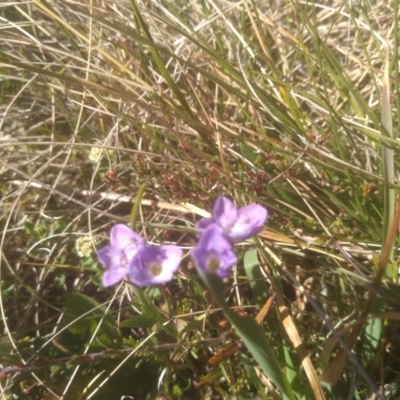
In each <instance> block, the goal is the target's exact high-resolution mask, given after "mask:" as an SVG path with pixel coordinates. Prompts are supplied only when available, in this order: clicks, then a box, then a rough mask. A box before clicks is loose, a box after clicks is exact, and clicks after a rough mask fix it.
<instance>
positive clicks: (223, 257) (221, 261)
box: [191, 224, 237, 278]
mask: <svg viewBox="0 0 400 400" xmlns="http://www.w3.org/2000/svg"><path fill="white" fill-rule="evenodd" d="M191 255H192V257H193V260H194V261H195V263H196V264H197V265H198V266H199V267H200V268H201V269H202V270H203V271H204V272H206V273H211V272H215V273H216V274H217V275H218V276H219V277H221V278H224V277H226V276H228V274H229V271H230V269H231V268H232V266H233V265H234V264H235V263H236V261H237V257H236V255H235V253H234V252H233V249H232V243H231V242H230V241H229V240H228V239H227V237H226V236H225V235H224V234H223V232H222V229H221V228H220V227H219V226H218V225H216V224H212V225H210V226H209V227H208V228H206V230H205V231H204V232H203V234H202V235H201V237H200V240H199V245H198V246H197V247H196V248H194V249H193V250H192V251H191Z"/></svg>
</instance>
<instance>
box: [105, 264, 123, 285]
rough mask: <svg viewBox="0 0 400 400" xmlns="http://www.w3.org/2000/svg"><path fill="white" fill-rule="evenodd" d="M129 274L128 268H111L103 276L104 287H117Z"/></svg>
mask: <svg viewBox="0 0 400 400" xmlns="http://www.w3.org/2000/svg"><path fill="white" fill-rule="evenodd" d="M127 274H128V268H122V267H120V268H110V269H108V270H107V271H105V272H104V274H103V285H104V286H105V287H108V286H111V285H115V284H116V283H118V282H120V281H122V279H124V278H125V276H126V275H127Z"/></svg>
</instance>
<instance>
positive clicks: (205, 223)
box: [196, 218, 216, 231]
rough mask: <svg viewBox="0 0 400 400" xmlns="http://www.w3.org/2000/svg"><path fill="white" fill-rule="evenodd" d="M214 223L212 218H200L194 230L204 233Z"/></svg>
mask: <svg viewBox="0 0 400 400" xmlns="http://www.w3.org/2000/svg"><path fill="white" fill-rule="evenodd" d="M215 223H216V221H215V219H214V218H202V219H201V220H200V221H197V223H196V228H197V229H198V230H199V231H205V230H206V229H207V228H208V227H209V226H210V225H212V224H215Z"/></svg>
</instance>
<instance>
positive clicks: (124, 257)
mask: <svg viewBox="0 0 400 400" xmlns="http://www.w3.org/2000/svg"><path fill="white" fill-rule="evenodd" d="M127 264H128V258H127V257H126V254H125V253H122V256H121V266H122V267H126V265H127Z"/></svg>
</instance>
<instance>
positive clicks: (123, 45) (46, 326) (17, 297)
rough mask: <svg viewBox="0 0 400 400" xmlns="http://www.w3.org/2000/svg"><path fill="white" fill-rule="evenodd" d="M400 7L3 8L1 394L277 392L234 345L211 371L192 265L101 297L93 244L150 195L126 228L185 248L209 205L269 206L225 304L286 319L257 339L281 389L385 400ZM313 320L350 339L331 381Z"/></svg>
mask: <svg viewBox="0 0 400 400" xmlns="http://www.w3.org/2000/svg"><path fill="white" fill-rule="evenodd" d="M399 17H400V15H399V8H398V1H397V0H396V1H395V2H393V3H392V2H383V1H379V0H377V1H375V0H371V1H369V2H367V1H356V2H354V1H352V2H347V1H345V0H343V1H334V2H332V1H325V3H318V4H312V3H307V2H303V1H298V0H293V1H289V2H283V1H279V0H276V1H269V2H264V1H257V0H255V1H249V0H245V1H239V2H230V1H220V0H205V1H195V0H192V1H179V0H178V1H175V2H173V1H165V2H163V1H161V0H158V1H156V0H154V1H147V0H144V1H134V0H131V1H129V0H118V1H101V0H77V1H69V0H56V1H40V0H28V1H15V2H13V1H11V0H9V1H3V2H0V27H1V35H0V93H1V97H0V99H1V100H0V113H1V118H0V193H1V195H0V196H1V197H0V228H1V230H0V231H1V237H0V254H1V259H0V263H1V291H0V312H1V320H2V327H3V330H2V333H1V337H0V358H1V363H2V365H3V367H4V368H10V367H13V368H14V367H15V366H17V367H15V368H14V369H10V370H7V369H6V370H3V372H1V371H0V376H1V378H2V381H1V384H2V386H1V389H2V396H3V397H2V398H4V399H11V398H12V399H53V398H54V399H64V400H68V399H104V398H107V397H106V396H108V398H110V399H111V398H115V399H117V398H118V399H119V398H122V397H121V396H123V395H127V396H128V395H129V396H134V398H135V399H136V398H140V399H146V398H149V399H153V398H154V399H186V398H187V399H196V398H198V399H219V398H220V399H222V398H232V399H250V398H260V399H261V398H280V394H279V392H278V391H276V389H275V388H274V387H273V385H271V383H270V381H269V379H268V377H266V376H264V375H263V373H262V371H261V370H260V369H259V367H257V366H256V365H254V364H252V361H251V359H250V357H249V354H248V353H247V352H246V351H245V350H242V351H241V352H239V353H237V354H236V355H232V356H231V357H230V358H227V359H226V360H224V361H223V363H222V364H221V365H219V366H215V367H213V368H210V366H208V365H207V362H208V361H209V359H210V358H211V356H212V355H213V354H215V353H218V351H219V350H220V349H221V348H223V347H224V344H226V343H225V340H226V341H229V340H236V339H235V338H233V339H232V338H231V339H229V337H230V335H233V334H231V333H228V334H227V336H226V337H225V336H221V334H223V332H224V329H223V328H222V327H221V324H222V322H223V319H224V316H223V314H222V313H220V312H218V311H216V310H214V308H215V307H214V305H213V303H212V300H211V296H209V295H208V294H207V293H206V292H205V289H204V287H202V284H201V282H200V281H199V279H198V278H197V276H196V274H195V271H194V269H193V266H192V265H191V262H190V261H189V260H188V259H185V260H184V262H183V265H182V268H181V269H180V272H179V274H178V276H177V278H176V280H175V281H174V283H173V284H171V285H167V286H165V287H163V288H157V289H154V288H153V289H147V290H146V291H141V290H138V289H136V288H133V287H132V286H131V285H129V284H127V283H123V284H121V285H120V286H118V287H115V288H111V289H107V290H105V289H104V288H102V287H101V273H102V267H101V266H100V265H99V264H98V262H97V260H96V256H95V249H96V247H98V246H100V245H101V244H102V243H105V241H106V240H107V235H108V232H109V228H110V227H111V226H112V225H113V224H114V223H116V222H126V223H128V222H129V218H130V215H131V216H132V205H133V203H134V200H135V197H136V196H137V195H138V192H139V193H140V190H141V188H142V189H143V188H144V194H143V196H139V198H137V202H136V204H137V205H140V207H139V208H138V209H137V210H136V209H135V210H134V212H133V214H135V215H136V225H135V228H136V230H137V231H139V232H141V233H142V234H143V235H145V237H146V238H147V240H148V241H149V242H163V243H177V244H178V245H180V246H182V248H183V249H185V250H189V249H190V248H191V247H192V246H193V245H194V244H195V241H196V232H195V230H194V222H195V221H196V220H197V219H198V218H199V217H200V216H201V215H204V212H205V210H206V211H209V210H210V209H211V207H212V204H213V202H214V200H215V199H216V198H217V197H218V196H219V195H229V196H231V197H233V198H234V199H236V201H237V203H238V204H247V203H249V202H253V201H255V202H258V203H260V204H262V205H264V206H266V207H267V208H268V210H269V213H270V216H269V219H268V226H267V229H266V230H264V231H263V232H261V233H260V235H259V237H258V239H259V241H257V243H256V242H254V244H253V243H247V244H245V245H242V246H239V248H238V254H240V255H241V256H244V262H243V257H241V262H240V263H239V265H238V269H237V272H236V273H235V276H234V279H232V280H230V281H229V282H228V283H227V285H226V287H227V288H228V287H230V288H231V290H230V291H227V296H228V295H229V302H230V305H231V306H234V307H240V308H241V309H243V310H246V312H247V313H248V314H249V315H256V314H257V313H258V311H259V309H260V308H261V307H262V305H263V304H264V303H265V301H266V300H267V298H268V297H269V295H270V294H271V292H272V289H271V287H272V288H273V289H274V291H275V293H277V297H278V298H280V299H281V300H282V299H284V303H279V299H277V300H276V303H275V305H276V304H278V305H279V304H280V305H281V308H279V310H282V307H285V306H286V307H288V310H289V311H290V315H291V316H292V317H293V319H292V320H291V321H292V323H293V325H292V326H291V327H290V328H288V326H287V325H286V324H285V323H282V322H283V315H284V314H282V313H281V312H279V311H278V307H276V306H275V305H274V306H273V307H272V309H271V311H270V313H269V315H268V317H267V318H266V320H265V322H264V323H263V324H262V327H263V328H264V330H265V332H267V335H268V338H269V340H270V342H271V346H272V348H273V350H274V351H276V357H277V359H278V361H279V363H280V365H281V367H282V370H284V372H285V374H286V375H287V376H288V379H289V380H290V383H291V386H292V389H293V392H294V395H295V397H294V398H298V399H301V398H303V399H311V398H313V397H316V398H323V397H322V396H323V395H320V397H318V394H316V393H318V385H319V384H317V383H315V382H314V383H313V382H311V383H310V376H312V375H313V373H315V372H316V373H317V374H318V376H320V375H322V374H323V372H324V371H325V374H323V375H322V377H323V380H324V381H326V382H328V383H329V384H324V386H323V387H324V393H325V396H326V398H327V399H331V398H332V399H342V398H357V399H368V398H372V397H370V396H372V394H373V393H374V392H376V391H377V390H379V391H381V392H383V388H385V389H386V391H387V392H388V393H389V392H390V390H392V392H391V394H387V395H386V397H385V398H386V399H396V398H398V397H397V396H398V395H399V394H398V393H395V390H396V385H397V384H398V379H399V365H400V364H399V357H400V351H399V346H400V343H399V342H398V337H399V335H398V330H399V326H398V323H397V322H396V321H397V320H398V319H399V314H398V312H397V311H396V310H398V309H399V304H400V296H399V294H398V293H399V292H398V259H397V248H396V246H397V245H396V243H395V245H394V251H393V252H391V253H390V254H389V261H388V262H387V263H385V265H383V266H382V261H381V264H379V260H382V257H381V256H382V252H384V250H385V249H386V250H388V249H389V250H390V248H391V246H392V243H391V240H390V234H389V233H388V232H389V228H390V225H391V223H392V220H393V218H394V217H393V210H394V198H393V196H394V195H395V194H396V193H397V192H396V191H395V184H396V183H397V176H398V175H397V171H398V160H396V159H395V158H394V160H392V158H391V157H393V151H394V152H395V153H396V151H397V149H398V148H399V143H398V140H397V138H396V132H398V120H399V112H400V96H399V74H398V70H399V64H398V49H399V32H398V25H397V24H398V19H399ZM385 65H387V68H388V77H387V78H386V79H385V78H384V70H385ZM385 84H386V85H387V87H388V89H389V90H386V91H385V89H383V90H382V86H383V87H384V88H385ZM391 124H392V125H393V126H394V129H393V130H392V131H391ZM382 138H386V139H385V140H386V141H383V140H382ZM383 144H386V146H383ZM382 150H383V153H382ZM382 154H383V156H382ZM384 195H385V200H384ZM396 240H397V239H396ZM255 249H257V251H258V254H259V258H258V259H259V260H260V262H261V263H260V264H261V267H262V268H261V269H259V270H258V269H257V272H254V270H253V268H247V267H248V265H246V262H247V261H246V260H248V259H249V258H251V257H249V255H250V254H253V253H251V252H252V251H253V252H255ZM254 254H255V253H254ZM256 260H257V257H256ZM252 262H253V263H254V260H253V261H252ZM256 263H257V262H256ZM250 264H251V263H250ZM382 268H383V269H382ZM383 270H385V271H384V272H385V273H384V274H383V276H381V277H379V275H380V271H383ZM263 274H264V275H263ZM265 274H268V276H269V277H270V279H269V282H270V283H269V284H268V287H267V284H266V280H265V278H264V277H263V276H265ZM376 276H378V279H377V280H375V282H374V284H372V282H373V280H374V278H375V277H376ZM257 279H258V280H257ZM260 279H261V280H260ZM249 281H250V282H255V283H257V282H258V283H259V284H261V289H260V287H259V286H258V284H253V285H249V284H248V282H249ZM271 282H272V283H271ZM296 282H297V283H301V284H303V285H304V288H305V291H306V294H304V293H302V290H301V288H299V287H296ZM263 285H264V286H265V287H264V286H263ZM371 287H372V290H371ZM265 288H267V289H268V290H267V291H266V290H265ZM374 288H377V289H378V290H377V291H378V296H377V298H376V300H375V301H374V302H373V304H372V311H371V314H372V315H375V314H377V316H378V317H377V318H374V319H369V320H368V321H366V320H365V319H364V320H361V322H360V324H359V325H357V324H356V322H357V321H360V315H361V316H362V315H363V312H364V313H365V312H367V315H368V314H370V313H369V311H370V310H367V311H366V308H365V307H366V304H367V303H368V302H366V299H367V297H368V294H369V293H375V291H374ZM269 289H271V291H269ZM316 306H317V309H316ZM367 306H368V304H367ZM210 309H212V312H211V310H210ZM363 310H364V311H363ZM139 316H140V317H141V318H139ZM324 318H329V320H330V322H331V323H332V324H333V325H334V326H335V327H336V329H337V332H338V333H339V335H340V336H341V337H343V338H344V339H346V338H347V337H348V333H349V330H350V328H352V327H354V326H359V327H361V328H363V329H362V330H361V332H360V333H359V335H357V336H358V340H357V342H356V343H355V344H354V345H351V346H350V347H352V348H353V350H354V355H355V356H354V357H353V358H355V359H356V361H357V359H358V360H359V363H358V364H357V362H356V361H354V359H352V360H350V361H349V360H347V362H346V364H345V366H344V369H343V371H342V370H341V369H340V368H339V369H336V370H337V371H339V376H338V377H337V378H340V379H339V382H338V383H337V384H336V381H335V380H337V379H336V378H335V377H334V373H333V374H331V373H330V372H329V371H330V370H329V367H328V366H329V364H330V362H331V361H332V360H333V359H334V358H335V355H336V354H337V353H338V352H339V346H338V347H334V340H335V339H334V338H335V336H334V335H332V333H331V332H330V328H329V327H328V326H327V325H326V321H324ZM221 321H222V322H221ZM293 330H295V332H298V335H299V336H296V333H295V332H294V331H293ZM223 335H225V334H223ZM221 337H222V339H221ZM297 338H298V339H297ZM296 340H300V341H301V343H302V344H303V345H304V346H305V347H304V348H302V350H301V351H306V352H307V353H309V354H310V356H311V358H310V360H311V366H310V365H309V364H307V365H304V364H303V365H302V359H303V358H302V353H300V350H298V348H297V347H298V346H296ZM167 345H168V346H170V347H168V346H167ZM157 346H158V347H157ZM162 346H167V347H165V348H163V347H162ZM190 349H191V350H190ZM285 351H286V353H285ZM85 354H92V355H93V356H92V358H90V357H89V356H88V357H87V358H85V357H84V355H85ZM67 361H68V362H67ZM290 363H292V365H291V364H290ZM326 371H328V372H326ZM315 376H316V375H315ZM318 382H319V378H318ZM331 383H335V384H334V385H330V384H331ZM391 388H392V389H391ZM393 388H394V389H393ZM264 391H266V392H268V394H264ZM132 398H133V397H132Z"/></svg>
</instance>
